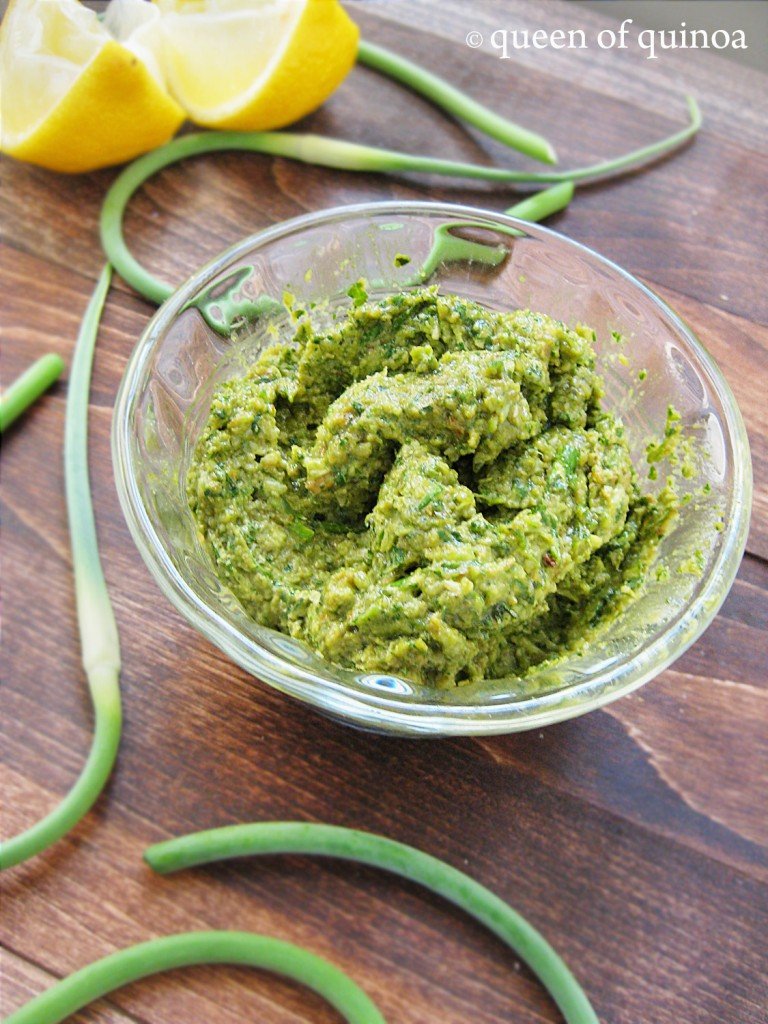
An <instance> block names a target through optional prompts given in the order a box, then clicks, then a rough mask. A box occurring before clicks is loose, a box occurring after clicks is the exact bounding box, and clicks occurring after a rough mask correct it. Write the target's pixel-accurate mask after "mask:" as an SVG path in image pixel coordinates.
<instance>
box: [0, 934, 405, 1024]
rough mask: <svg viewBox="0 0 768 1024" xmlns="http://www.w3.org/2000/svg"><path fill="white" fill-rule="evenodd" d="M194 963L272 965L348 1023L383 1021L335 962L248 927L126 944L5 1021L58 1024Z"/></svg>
mask: <svg viewBox="0 0 768 1024" xmlns="http://www.w3.org/2000/svg"><path fill="white" fill-rule="evenodd" d="M196 964H239V965H242V966H245V967H260V968H262V970H265V971H273V972H274V973H275V974H281V975H283V977H286V978H290V979H291V980H292V981H298V982H300V983H301V984H302V985H306V987H307V988H310V989H312V991H313V992H317V994H318V995H320V996H322V997H323V998H324V999H326V1000H327V1001H328V1002H329V1003H330V1004H331V1006H333V1007H334V1008H335V1009H336V1010H338V1011H339V1013H340V1014H341V1015H342V1016H343V1017H344V1018H345V1019H346V1020H347V1021H349V1022H350V1024H385V1022H384V1018H383V1017H382V1015H381V1014H380V1013H379V1011H378V1009H377V1008H376V1006H375V1005H374V1004H373V1003H372V1002H371V1000H370V999H369V998H368V996H367V995H366V994H365V992H363V990H362V989H361V988H359V987H358V986H357V985H356V984H355V983H354V982H353V981H352V979H351V978H349V977H348V976H347V975H346V974H344V972H343V971H340V970H339V969H338V967H334V966H333V964H331V963H329V962H328V961H327V960H323V959H322V958H321V957H319V956H315V955H314V954H313V953H309V952H307V950H305V949H302V948H301V947H300V946H294V945H293V944H292V943H290V942H282V941H280V940H279V939H273V938H270V937H269V936H266V935H252V934H250V933H249V932H188V933H186V934H182V935H169V936H167V937H165V938H162V939H153V940H152V941H151V942H142V943H141V944H140V945H138V946H130V947H129V948H128V949H123V950H120V952H118V953H113V954H112V955H111V956H107V957H104V959H103V960H97V961H96V962H95V963H93V964H89V965H88V967H84V968H83V969H82V970H80V971H77V972H76V973H75V974H71V975H70V976H69V977H68V978H64V979H62V980H61V981H57V982H56V983H55V984H54V985H52V986H51V987H50V988H49V989H47V991H45V992H43V993H42V994H41V995H39V996H37V997H36V998H35V999H32V1000H31V1001H30V1002H28V1003H27V1004H26V1005H25V1006H22V1007H21V1008H20V1009H19V1010H17V1011H16V1012H15V1013H12V1014H11V1015H10V1017H7V1018H6V1019H5V1021H4V1024H58V1022H59V1021H62V1020H65V1019H66V1018H67V1017H69V1016H70V1014H72V1013H76V1012H77V1011H78V1010H80V1009H82V1007H84V1006H87V1005H88V1004H89V1003H92V1002H93V1001H94V1000H96V999H100V998H101V997H102V996H105V995H108V994H109V993H110V992H114V991H115V989H118V988H122V986H123V985H128V984H129V983H130V982H132V981H138V980H139V979H140V978H147V977H149V976H150V975H153V974H161V973H162V972H163V971H170V970H174V969H175V968H177V967H192V966H195V965H196Z"/></svg>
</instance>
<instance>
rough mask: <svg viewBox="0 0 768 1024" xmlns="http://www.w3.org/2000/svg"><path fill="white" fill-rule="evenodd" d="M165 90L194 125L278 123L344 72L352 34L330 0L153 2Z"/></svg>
mask: <svg viewBox="0 0 768 1024" xmlns="http://www.w3.org/2000/svg"><path fill="white" fill-rule="evenodd" d="M156 3H157V5H158V6H159V7H160V9H161V11H162V12H163V18H162V26H163V66H164V70H165V74H166V76H167V79H168V83H169V86H170V89H171V92H172V93H173V95H174V96H175V98H176V99H177V100H178V102H179V103H180V104H181V105H182V106H183V107H184V109H185V110H186V111H187V113H188V114H189V116H190V118H191V119H192V120H193V121H195V122H197V123H198V124H201V125H206V126H208V127H215V128H233V129H239V130H241V131H261V130H268V129H271V128H282V127H283V126H284V125H287V124H291V123H292V122H293V121H296V120H298V119H299V118H300V117H303V116H304V115H305V114H308V113H310V111H312V110H315V109H316V108H317V107H319V106H320V105H321V104H322V103H323V102H324V101H325V100H326V99H327V98H328V96H330V94H331V93H332V92H333V91H334V89H336V87H337V86H338V85H339V84H340V83H341V81H342V80H343V79H344V78H345V77H346V75H347V73H348V72H349V70H350V69H351V67H352V65H353V64H354V62H355V59H356V56H357V43H358V37H359V32H358V28H357V26H356V25H355V23H354V22H353V21H352V20H351V19H350V18H349V17H348V15H347V14H346V12H345V11H344V9H343V7H342V6H341V4H340V3H338V0H156Z"/></svg>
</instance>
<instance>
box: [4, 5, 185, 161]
mask: <svg viewBox="0 0 768 1024" xmlns="http://www.w3.org/2000/svg"><path fill="white" fill-rule="evenodd" d="M159 22H160V17H159V11H157V10H156V9H155V8H154V7H153V6H152V5H151V4H148V3H144V2H143V0H112V3H111V4H110V6H109V8H108V10H107V13H106V15H105V18H104V20H103V21H100V20H99V18H98V17H97V15H96V13H95V12H94V11H92V10H89V9H88V8H86V7H84V6H83V5H82V4H80V3H78V2H77V0H12V3H11V6H10V8H9V10H8V12H7V13H6V16H5V19H4V20H3V24H2V28H1V29H0V97H2V101H3V102H2V120H1V121H0V149H2V151H3V152H5V153H8V154H9V155H10V156H13V157H16V158H18V159H19V160H27V161H29V162H31V163H34V164H39V165H40V166H41V167H48V168H50V169H52V170H55V171H68V172H78V171H90V170H94V169H95V168H97V167H106V166H108V165H110V164H116V163H122V162H123V161H124V160H129V159H131V158H132V157H134V156H138V154H139V153H144V152H146V151H147V150H150V149H154V148H155V147H156V146H159V145H161V144H162V143H163V142H166V141H167V140H168V139H169V138H171V136H173V135H174V134H175V132H176V130H177V129H178V127H179V125H180V124H181V123H182V121H183V120H184V111H183V110H182V109H181V107H180V106H179V105H178V104H177V103H176V102H175V101H174V100H173V99H171V97H170V96H169V95H168V93H167V91H166V89H165V84H164V81H163V75H162V69H161V64H160V60H159V47H158V45H157V44H158V43H160V40H161V35H160V30H159Z"/></svg>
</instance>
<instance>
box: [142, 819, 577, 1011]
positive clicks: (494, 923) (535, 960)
mask: <svg viewBox="0 0 768 1024" xmlns="http://www.w3.org/2000/svg"><path fill="white" fill-rule="evenodd" d="M276 853H292V854H310V855H314V856H321V857H338V858H341V859H342V860H351V861H355V862H356V863H358V864H368V865H371V866H372V867H377V868H381V869H382V870H384V871H390V872H392V873H393V874H396V875H400V876H401V877H402V878H407V879H408V880H409V881H412V882H418V883H419V884H420V885H423V886H425V887H426V888H427V889H430V890H431V891H432V892H435V893H437V894H438V895H439V896H442V897H444V898H445V899H447V900H449V901H450V902H451V903H454V904H456V906H458V907H461V909H462V910H465V911H466V912H467V913H468V914H470V915H471V916H472V917H474V918H475V919H476V920H477V921H480V923H481V924H484V925H485V926H486V928H489V929H490V930H491V931H492V932H493V933H494V934H495V935H497V936H498V937H499V938H500V939H501V940H502V941H503V942H505V943H506V944H507V945H508V946H509V947H510V948H511V949H513V950H514V951H515V952H516V953H517V955H518V956H520V957H521V958H522V959H523V960H525V962H526V963H527V964H528V966H529V967H530V968H531V970H532V971H533V972H534V973H535V974H536V975H537V976H538V978H539V980H540V981H541V982H542V983H543V985H544V986H545V987H546V989H547V990H548V992H549V993H550V995H551V996H552V998H553V999H554V1000H555V1002H556V1003H557V1005H558V1006H559V1007H560V1010H561V1011H562V1013H563V1016H564V1017H565V1020H566V1021H567V1022H568V1024H597V1016H596V1015H595V1011H594V1010H593V1009H592V1007H591V1005H590V1003H589V1000H588V999H587V997H586V995H585V994H584V991H583V990H582V988H581V986H580V985H579V983H578V982H577V981H576V979H575V978H574V976H573V975H572V974H571V972H570V971H569V969H568V967H567V966H566V965H565V963H564V962H563V960H562V959H561V958H560V957H559V956H558V955H557V953H556V952H555V951H554V949H552V947H551V946H550V945H549V943H548V942H547V941H546V940H545V939H544V937H543V936H542V935H541V934H540V933H539V932H538V931H536V929H535V928H534V927H533V926H532V925H530V924H529V923H528V922H527V921H526V920H525V918H523V917H521V915H520V914H518V913H517V911H515V910H513V909H512V907H510V906H509V905H508V904H507V903H505V902H504V901H503V900H501V899H499V897H498V896H495V895H494V894H493V893H492V892H491V891H490V890H489V889H486V888H485V887H484V886H482V885H480V883H479V882H476V881H475V880H474V879H473V878H470V877H469V875H465V874H464V873H463V872H461V871H458V870H457V869H456V868H453V867H451V866H450V865H449V864H446V863H444V862H443V861H441V860H438V859H437V858H436V857H431V856H429V854H426V853H422V852H421V851H420V850H416V849H414V847H412V846H406V845H405V844H404V843H398V842H396V841H395V840H393V839H387V838H385V837H384V836H377V835H372V834H371V833H368V832H358V831H356V830H354V829H348V828H338V827H335V826H333V825H315V824H309V823H305V822H294V821H281V822H268V823H265V824H253V825H233V826H230V827H228V828H217V829H212V830H210V831H207V832H196V833H194V834H192V835H188V836H182V837H181V838H179V839H171V840H169V841H168V842H164V843H158V844H157V845H155V846H151V847H150V848H149V849H148V850H146V851H145V853H144V859H145V860H146V862H147V863H148V864H149V866H150V867H151V868H153V870H155V871H158V872H160V873H161V874H168V873H169V872H172V871H179V870H181V869H182V868H188V867H193V866H194V865H197V864H208V863H210V862H211V861H217V860H227V859H230V858H232V857H247V856H259V855H265V854H269V855H271V854H276Z"/></svg>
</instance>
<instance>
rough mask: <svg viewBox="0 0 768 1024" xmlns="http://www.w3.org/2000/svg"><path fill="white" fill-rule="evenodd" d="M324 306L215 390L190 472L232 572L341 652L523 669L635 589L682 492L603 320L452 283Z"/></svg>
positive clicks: (457, 676) (548, 656) (264, 618)
mask: <svg viewBox="0 0 768 1024" xmlns="http://www.w3.org/2000/svg"><path fill="white" fill-rule="evenodd" d="M316 321H318V317H317V316H315V315H313V313H312V312H306V311H302V312H301V313H299V314H296V320H295V328H294V330H293V331H292V332H291V333H289V334H287V336H285V337H281V338H278V340H276V341H275V343H274V344H272V345H270V346H269V347H267V348H265V349H263V350H262V351H261V353H260V354H259V356H258V358H257V359H256V361H255V363H254V365H253V366H252V367H251V368H250V369H249V370H248V372H247V373H245V374H244V375H240V376H237V377H234V378H233V379H231V380H228V381H226V382H225V383H224V384H223V385H221V386H220V387H219V388H218V390H217V391H216V392H215V394H214V396H213V399H212V402H211V407H210V413H209V415H208V419H207V422H206V423H205V426H204V428H203V431H202V434H201V436H200V438H199V440H198V441H197V444H196V446H195V451H194V454H193V458H192V461H191V465H190V469H189V473H188V478H187V494H188V498H189V503H190V507H191V509H192V511H193V513H194V516H195V519H196V521H197V524H198V526H199V529H200V532H201V535H202V538H203V540H204V543H205V546H206V548H207V550H208V551H209V552H210V555H211V558H212V560H213V563H214V565H215V568H216V572H217V573H218V575H219V577H220V579H221V581H222V582H223V583H224V584H225V586H226V587H227V588H228V589H229V590H230V591H231V592H232V593H233V594H234V595H235V596H236V597H237V598H238V600H239V601H240V603H241V604H242V606H243V608H244V609H245V610H246V612H247V613H248V614H249V615H250V616H252V617H253V618H254V619H255V620H256V621H257V622H259V623H260V624H262V625H264V626H268V627H271V628H273V629H276V630H280V631H282V632H284V633H287V634H289V635H290V636H292V637H294V638H296V639H298V640H302V641H304V642H305V643H306V644H308V645H309V646H310V647H311V648H313V649H314V650H315V651H317V652H318V653H319V654H320V655H322V656H323V657H324V658H326V659H327V660H329V661H330V662H332V663H334V664H336V665H339V666H342V667H345V668H353V669H358V670H361V671H364V672H374V673H376V672H378V673H391V674H394V675H396V676H400V677H404V678H407V679H411V680H413V681H415V682H417V683H420V684H422V685H427V686H436V687H450V686H454V685H456V684H459V683H467V682H474V681H477V680H481V679H484V678H487V679H496V678H503V677H505V676H509V675H512V674H514V675H517V676H520V677H524V676H525V674H526V673H527V672H529V671H530V669H531V668H533V667H534V666H537V665H539V664H541V663H542V662H544V661H550V662H551V661H553V660H554V659H558V658H562V657H564V656H565V655H566V654H568V653H573V652H574V651H576V650H578V648H579V646H580V645H583V643H584V641H585V640H586V639H588V637H589V636H590V635H591V634H592V633H594V631H595V630H596V629H600V628H602V627H604V626H606V625H607V624H608V623H609V622H610V621H611V619H613V618H615V617H616V616H617V615H618V614H619V613H620V612H621V611H622V610H623V609H624V608H625V607H626V605H627V603H628V602H629V601H631V600H632V599H633V597H635V596H636V595H637V594H638V592H639V590H640V589H641V587H642V583H643V581H644V579H645V578H646V577H647V574H648V569H649V566H650V564H651V563H652V561H653V560H654V557H655V555H656V552H657V549H658V546H659V543H660V541H661V538H662V537H663V536H664V535H665V534H666V533H667V532H668V530H669V529H670V527H671V524H672V522H673V521H674V517H675V514H676V511H677V498H676V494H675V491H674V490H673V489H671V488H669V487H667V488H664V489H663V490H662V491H660V492H659V493H657V494H656V495H655V496H653V495H651V494H646V493H643V490H642V488H641V485H640V482H639V477H638V473H637V471H636V469H635V467H634V466H633V462H632V457H631V455H630V449H629V445H628V443H627V439H626V437H625V432H624V427H623V425H622V423H621V420H620V419H619V418H618V417H617V416H616V415H614V414H613V413H612V412H610V411H607V410H605V409H604V408H603V405H602V395H603V382H602V379H601V377H600V375H599V374H598V372H597V370H596V360H595V351H594V347H593V340H594V332H593V331H592V330H591V329H589V328H587V327H584V326H576V327H574V328H570V327H568V326H566V325H565V324H564V323H562V322H560V321H557V320H555V319H553V318H552V317H549V316H547V315H546V314H543V313H533V312H530V311H527V310H516V311H512V312H499V311H495V310H491V309H488V308H486V307H484V306H483V305H481V304H479V303H477V302H474V301H470V300H468V299H464V298H460V297H458V296H456V295H450V294H441V293H440V292H439V291H438V289H437V288H435V287H431V288H424V289H421V290H416V291H410V292H401V293H396V294H394V295H390V296H387V297H386V298H384V299H381V300H380V301H374V302H363V303H361V304H359V305H357V306H354V307H353V308H351V309H349V310H348V311H346V313H345V315H344V316H343V318H342V319H337V321H336V322H335V323H330V324H325V325H323V326H319V325H318V323H317V322H316Z"/></svg>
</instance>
